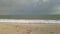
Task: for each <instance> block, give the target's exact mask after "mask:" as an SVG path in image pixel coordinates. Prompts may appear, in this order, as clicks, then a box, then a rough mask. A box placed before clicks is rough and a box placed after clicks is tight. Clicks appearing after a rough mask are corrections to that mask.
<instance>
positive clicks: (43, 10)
mask: <svg viewBox="0 0 60 34" xmlns="http://www.w3.org/2000/svg"><path fill="white" fill-rule="evenodd" d="M25 14H26V15H29V14H40V15H41V14H44V15H45V14H60V0H0V15H25Z"/></svg>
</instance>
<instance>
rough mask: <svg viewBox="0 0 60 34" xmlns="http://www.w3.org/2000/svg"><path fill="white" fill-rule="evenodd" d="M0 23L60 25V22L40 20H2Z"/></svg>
mask: <svg viewBox="0 0 60 34" xmlns="http://www.w3.org/2000/svg"><path fill="white" fill-rule="evenodd" d="M0 22H8V23H60V20H42V19H41V20H40V19H0Z"/></svg>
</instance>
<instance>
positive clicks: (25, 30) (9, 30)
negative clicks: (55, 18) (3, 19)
mask: <svg viewBox="0 0 60 34" xmlns="http://www.w3.org/2000/svg"><path fill="white" fill-rule="evenodd" d="M0 34H60V24H11V23H10V24H9V23H0Z"/></svg>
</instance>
